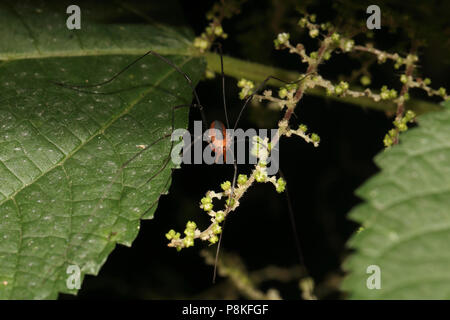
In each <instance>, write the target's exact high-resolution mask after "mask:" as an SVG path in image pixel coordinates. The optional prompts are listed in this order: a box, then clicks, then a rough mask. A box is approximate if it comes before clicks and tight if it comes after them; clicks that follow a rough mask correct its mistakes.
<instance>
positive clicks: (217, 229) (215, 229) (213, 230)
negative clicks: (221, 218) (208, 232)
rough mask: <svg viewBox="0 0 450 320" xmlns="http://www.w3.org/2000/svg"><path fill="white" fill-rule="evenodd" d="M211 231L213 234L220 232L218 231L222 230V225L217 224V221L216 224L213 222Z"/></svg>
mask: <svg viewBox="0 0 450 320" xmlns="http://www.w3.org/2000/svg"><path fill="white" fill-rule="evenodd" d="M212 232H213V233H214V234H220V233H221V232H222V227H221V226H219V224H218V223H216V224H214V225H213V227H212Z"/></svg>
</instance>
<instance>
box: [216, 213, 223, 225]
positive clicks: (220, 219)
mask: <svg viewBox="0 0 450 320" xmlns="http://www.w3.org/2000/svg"><path fill="white" fill-rule="evenodd" d="M223 220H225V213H224V212H223V211H222V210H220V211H218V212H217V213H216V221H217V222H219V223H220V222H222V221H223Z"/></svg>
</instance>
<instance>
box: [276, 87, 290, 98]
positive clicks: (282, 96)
mask: <svg viewBox="0 0 450 320" xmlns="http://www.w3.org/2000/svg"><path fill="white" fill-rule="evenodd" d="M287 94H288V91H287V90H286V88H281V89H280V90H279V91H278V95H279V96H280V98H281V99H284V98H286V96H287Z"/></svg>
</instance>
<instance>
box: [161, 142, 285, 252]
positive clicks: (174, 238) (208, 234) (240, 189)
mask: <svg viewBox="0 0 450 320" xmlns="http://www.w3.org/2000/svg"><path fill="white" fill-rule="evenodd" d="M271 148H272V147H271V144H270V143H269V141H268V138H264V139H262V138H260V137H258V136H256V137H254V140H253V148H252V153H253V155H254V156H255V157H256V158H257V159H258V163H257V165H256V166H255V168H254V169H253V171H252V174H251V175H250V176H247V175H245V174H239V175H238V177H237V184H236V186H235V187H232V183H231V182H230V181H225V182H223V183H222V184H221V185H220V187H221V189H222V191H221V192H214V191H208V192H206V194H205V196H204V197H203V198H202V199H201V200H200V204H199V206H200V209H202V210H203V211H204V212H206V213H207V214H208V216H209V217H210V221H211V224H210V225H209V227H208V228H206V229H205V230H204V231H201V230H200V229H199V228H197V225H196V224H195V223H194V222H192V221H189V222H188V223H187V224H186V229H185V230H184V235H185V236H184V238H182V237H181V234H180V233H179V232H176V231H175V230H170V231H169V232H168V233H167V234H166V238H167V239H168V240H169V241H170V242H169V244H168V246H169V247H175V248H176V249H177V250H181V249H183V248H188V247H191V246H193V245H194V240H195V239H200V240H203V241H208V242H209V243H210V244H215V243H216V242H217V241H218V240H219V237H218V236H219V235H220V233H221V232H222V227H221V225H220V224H221V223H222V222H223V221H224V220H225V218H226V217H227V215H228V214H229V213H230V212H231V211H234V210H236V209H237V207H238V206H239V199H240V198H241V197H242V196H243V194H244V193H245V192H246V191H247V189H248V188H249V187H250V186H251V185H252V184H253V183H254V182H261V183H267V182H269V183H272V184H273V185H274V187H275V189H276V191H277V192H278V193H282V192H284V191H285V189H286V181H285V180H284V179H283V178H281V177H280V178H278V179H277V178H276V176H270V177H269V175H268V173H267V167H266V165H267V159H268V157H269V154H270V150H271ZM222 198H225V199H226V201H225V207H224V208H223V209H222V210H218V211H216V210H214V203H213V202H214V199H218V200H220V199H222Z"/></svg>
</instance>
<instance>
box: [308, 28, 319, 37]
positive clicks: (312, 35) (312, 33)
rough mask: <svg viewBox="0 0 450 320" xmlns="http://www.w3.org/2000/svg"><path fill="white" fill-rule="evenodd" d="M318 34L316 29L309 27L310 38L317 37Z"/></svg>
mask: <svg viewBox="0 0 450 320" xmlns="http://www.w3.org/2000/svg"><path fill="white" fill-rule="evenodd" d="M318 35H319V30H317V29H311V30H309V36H310V37H311V38H315V37H317V36H318Z"/></svg>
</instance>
